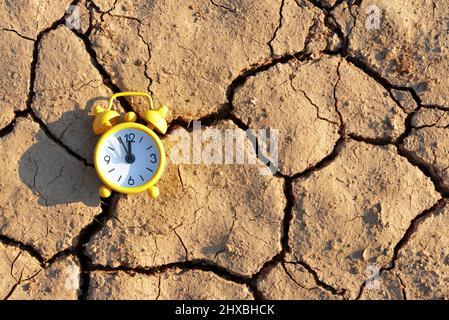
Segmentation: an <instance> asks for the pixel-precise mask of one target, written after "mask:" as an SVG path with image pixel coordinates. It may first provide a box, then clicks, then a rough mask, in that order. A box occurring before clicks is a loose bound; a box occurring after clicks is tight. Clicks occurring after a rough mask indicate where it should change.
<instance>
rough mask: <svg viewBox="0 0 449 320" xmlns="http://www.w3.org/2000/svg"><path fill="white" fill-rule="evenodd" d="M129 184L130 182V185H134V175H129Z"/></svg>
mask: <svg viewBox="0 0 449 320" xmlns="http://www.w3.org/2000/svg"><path fill="white" fill-rule="evenodd" d="M128 184H129V185H130V186H133V185H134V179H133V177H132V176H130V177H129V179H128Z"/></svg>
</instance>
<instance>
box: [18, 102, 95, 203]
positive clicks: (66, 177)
mask: <svg viewBox="0 0 449 320" xmlns="http://www.w3.org/2000/svg"><path fill="white" fill-rule="evenodd" d="M96 100H103V99H102V98H97V99H91V100H90V101H89V103H88V105H89V107H86V108H85V109H84V110H82V109H80V110H75V111H69V112H66V113H64V114H63V115H62V116H61V117H60V118H59V119H58V121H55V122H52V123H49V124H47V125H46V127H47V130H43V129H42V128H41V129H39V130H37V132H36V131H35V132H34V137H33V139H34V143H33V144H32V145H31V146H30V147H29V149H28V150H26V152H25V153H23V155H22V157H21V158H20V161H19V176H20V178H21V180H22V182H23V183H25V184H26V185H27V186H28V188H30V189H31V190H32V191H33V194H35V195H37V196H38V197H39V198H38V203H39V204H40V205H43V206H55V205H61V204H69V203H83V204H84V205H86V206H93V207H96V206H98V205H99V201H100V198H99V196H98V188H99V187H100V181H99V179H98V177H97V176H96V173H95V169H94V167H93V165H92V155H93V149H94V147H95V143H96V141H97V140H98V136H95V135H94V134H93V132H92V121H93V118H92V117H91V116H89V115H88V110H90V106H91V105H93V103H94V102H95V101H96ZM46 131H47V132H46ZM67 148H68V149H69V150H70V152H69V151H68V149H67ZM71 153H72V154H71ZM74 154H75V155H77V156H75V155H74ZM84 159H86V161H87V163H88V164H87V165H86V163H85V161H84Z"/></svg>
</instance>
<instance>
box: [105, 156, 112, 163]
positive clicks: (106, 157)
mask: <svg viewBox="0 0 449 320" xmlns="http://www.w3.org/2000/svg"><path fill="white" fill-rule="evenodd" d="M104 161H105V162H106V164H109V161H111V157H110V156H104Z"/></svg>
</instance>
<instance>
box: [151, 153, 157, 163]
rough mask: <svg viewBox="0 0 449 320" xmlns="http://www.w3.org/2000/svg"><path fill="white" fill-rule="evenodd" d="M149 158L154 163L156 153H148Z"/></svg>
mask: <svg viewBox="0 0 449 320" xmlns="http://www.w3.org/2000/svg"><path fill="white" fill-rule="evenodd" d="M150 158H151V160H150V162H151V163H156V162H157V158H156V155H155V154H154V153H152V154H150Z"/></svg>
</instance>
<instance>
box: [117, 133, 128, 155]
mask: <svg viewBox="0 0 449 320" xmlns="http://www.w3.org/2000/svg"><path fill="white" fill-rule="evenodd" d="M118 142H120V144H121V145H122V146H123V149H124V150H125V152H126V155H128V150H126V147H125V144H124V143H123V140H122V137H118Z"/></svg>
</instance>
